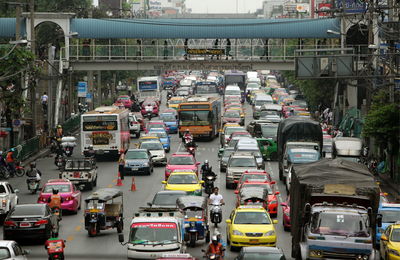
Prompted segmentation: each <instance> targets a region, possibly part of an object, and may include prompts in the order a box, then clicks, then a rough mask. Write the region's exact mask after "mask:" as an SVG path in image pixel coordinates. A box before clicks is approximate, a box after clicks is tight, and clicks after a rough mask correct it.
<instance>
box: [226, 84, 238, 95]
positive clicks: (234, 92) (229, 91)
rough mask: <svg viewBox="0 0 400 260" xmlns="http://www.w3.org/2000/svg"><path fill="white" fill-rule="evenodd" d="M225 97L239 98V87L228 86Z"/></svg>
mask: <svg viewBox="0 0 400 260" xmlns="http://www.w3.org/2000/svg"><path fill="white" fill-rule="evenodd" d="M225 96H239V97H240V96H241V91H240V87H239V86H236V85H228V86H226V88H225Z"/></svg>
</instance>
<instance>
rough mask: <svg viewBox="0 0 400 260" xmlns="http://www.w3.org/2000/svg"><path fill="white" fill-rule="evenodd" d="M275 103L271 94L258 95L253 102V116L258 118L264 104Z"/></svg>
mask: <svg viewBox="0 0 400 260" xmlns="http://www.w3.org/2000/svg"><path fill="white" fill-rule="evenodd" d="M273 103H274V101H273V99H272V97H271V96H270V95H257V96H256V97H255V99H254V103H253V118H254V119H258V118H259V117H260V110H261V107H262V106H264V105H269V104H271V105H272V104H273ZM281 110H282V109H281Z"/></svg>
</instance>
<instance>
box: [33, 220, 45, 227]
mask: <svg viewBox="0 0 400 260" xmlns="http://www.w3.org/2000/svg"><path fill="white" fill-rule="evenodd" d="M47 223H49V221H48V220H47V219H42V220H39V221H36V222H35V224H34V225H35V226H40V225H46V224H47Z"/></svg>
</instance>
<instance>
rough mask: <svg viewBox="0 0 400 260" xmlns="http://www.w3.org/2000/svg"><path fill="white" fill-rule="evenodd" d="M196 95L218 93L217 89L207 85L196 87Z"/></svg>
mask: <svg viewBox="0 0 400 260" xmlns="http://www.w3.org/2000/svg"><path fill="white" fill-rule="evenodd" d="M196 93H197V94H213V93H218V88H217V86H216V85H214V84H209V85H205V84H203V85H198V86H197V87H196Z"/></svg>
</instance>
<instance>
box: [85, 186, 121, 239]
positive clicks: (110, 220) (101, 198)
mask: <svg viewBox="0 0 400 260" xmlns="http://www.w3.org/2000/svg"><path fill="white" fill-rule="evenodd" d="M85 204H86V205H85V229H86V230H87V231H88V234H89V236H96V235H97V234H98V233H99V232H100V230H107V229H110V228H117V232H118V233H121V232H122V230H123V228H124V223H123V209H124V208H123V204H124V199H123V193H122V191H120V190H118V189H114V188H103V189H99V190H97V191H96V192H94V193H93V194H92V195H90V196H89V197H87V199H85Z"/></svg>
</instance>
